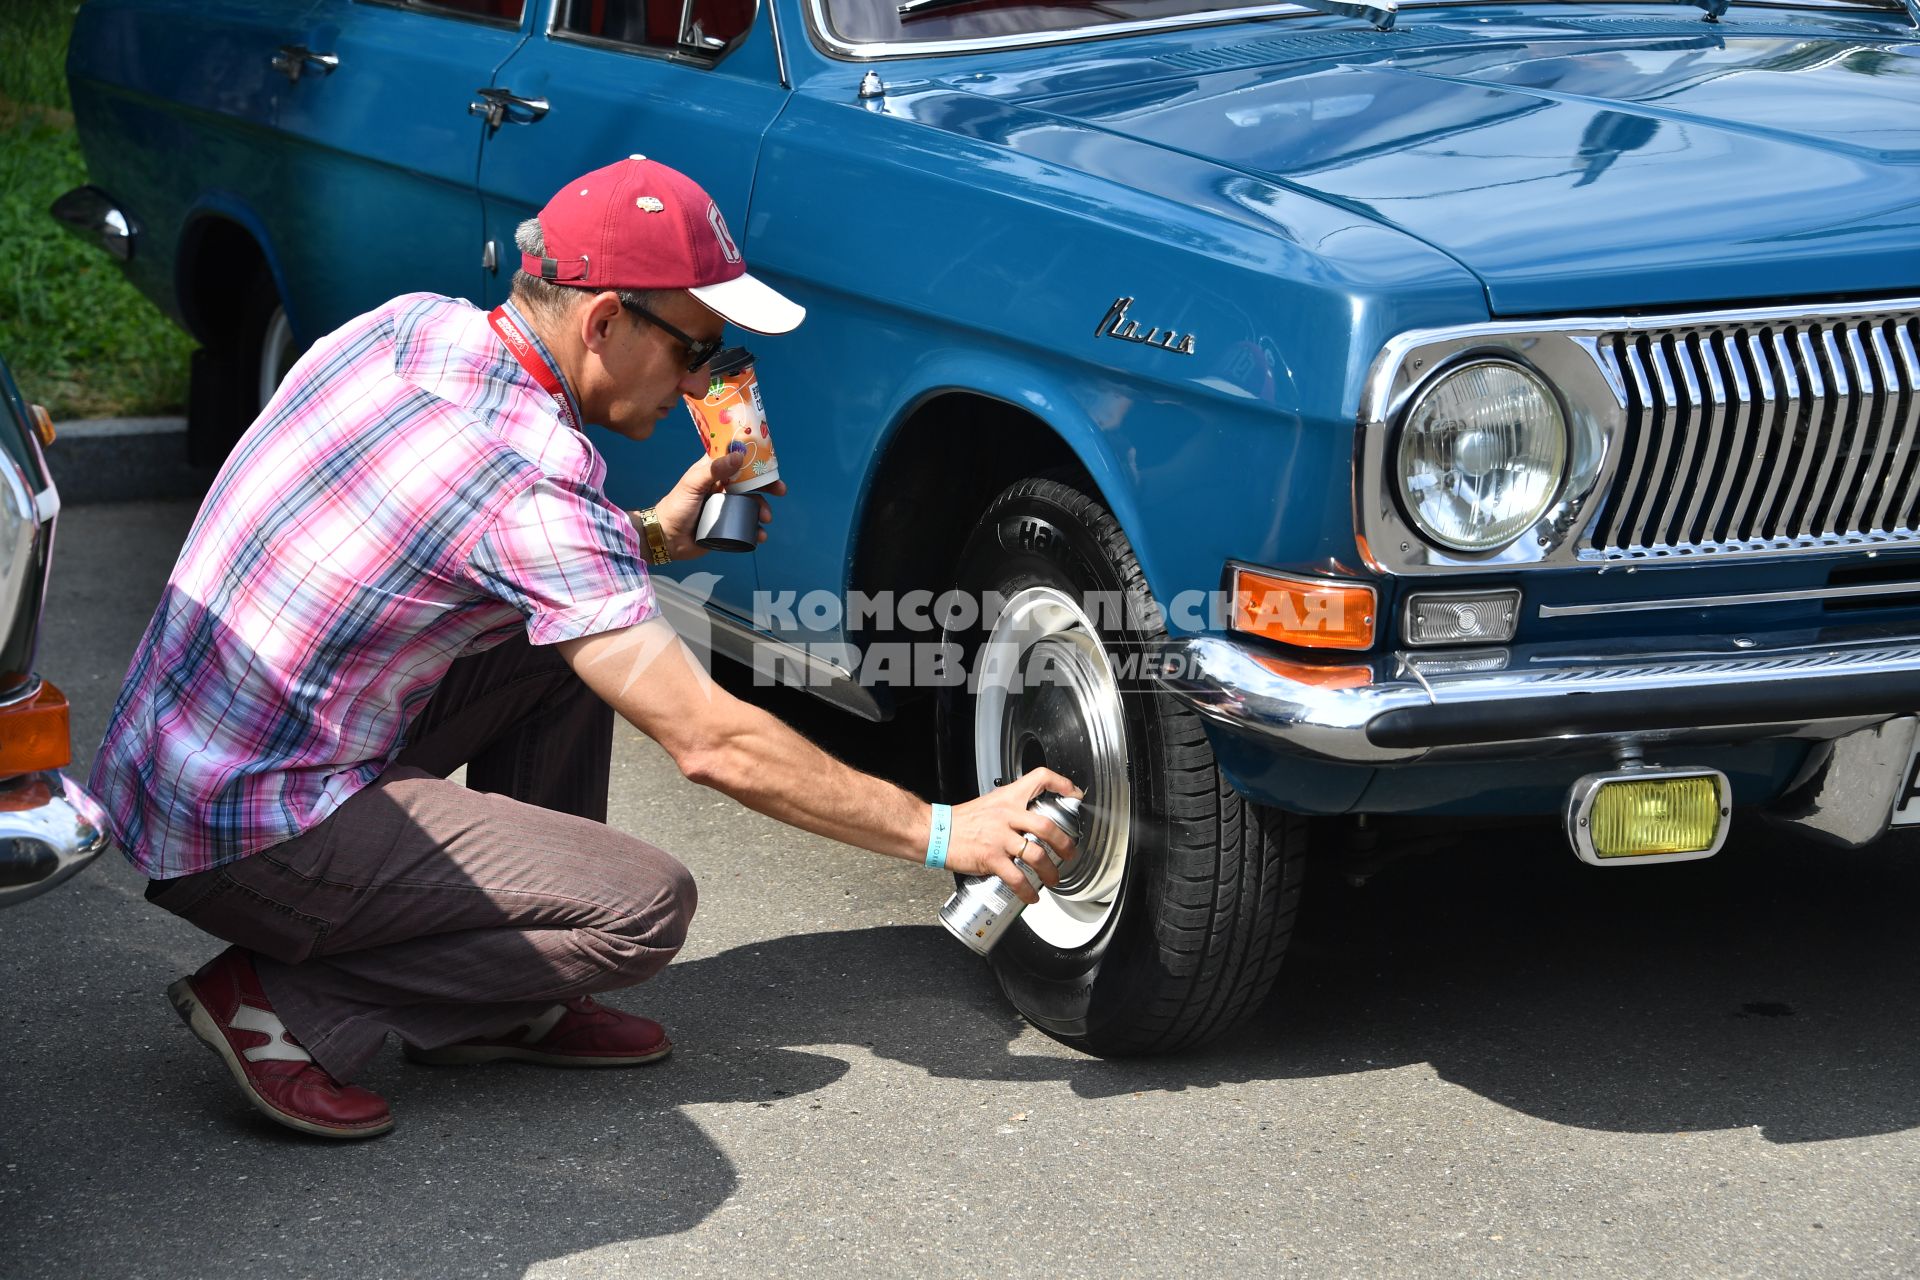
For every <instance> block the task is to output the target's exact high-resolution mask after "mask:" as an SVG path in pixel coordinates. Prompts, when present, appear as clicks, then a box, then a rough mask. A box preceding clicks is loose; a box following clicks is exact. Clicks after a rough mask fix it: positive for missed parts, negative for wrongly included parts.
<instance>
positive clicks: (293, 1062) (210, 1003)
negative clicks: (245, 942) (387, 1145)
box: [167, 947, 393, 1138]
mask: <svg viewBox="0 0 1920 1280" xmlns="http://www.w3.org/2000/svg"><path fill="white" fill-rule="evenodd" d="M167 998H168V999H169V1000H171V1001H173V1007H174V1011H175V1012H177V1013H178V1014H179V1015H180V1020H181V1021H182V1022H184V1023H186V1024H187V1026H188V1027H190V1028H192V1030H193V1034H194V1035H196V1036H198V1037H200V1039H201V1041H202V1042H203V1043H204V1044H205V1045H206V1046H207V1047H208V1048H209V1049H212V1050H213V1051H214V1052H215V1053H217V1054H219V1055H220V1057H221V1060H222V1061H224V1062H225V1063H226V1064H227V1069H228V1070H229V1071H231V1072H233V1078H234V1079H235V1080H237V1081H239V1083H240V1091H241V1092H242V1093H244V1094H246V1095H247V1101H248V1102H251V1103H252V1104H253V1105H254V1107H255V1108H256V1109H257V1110H258V1111H259V1112H260V1114H262V1115H264V1116H266V1117H267V1118H268V1119H270V1120H278V1121H279V1122H280V1123H281V1124H284V1125H286V1126H287V1127H288V1128H289V1129H298V1130H300V1132H302V1133H311V1134H315V1135H318V1136H319V1137H322V1138H371V1137H373V1136H374V1135H376V1134H381V1133H385V1132H386V1131H387V1130H389V1129H391V1128H393V1113H392V1112H391V1111H389V1110H387V1103H386V1099H384V1098H382V1097H381V1096H380V1095H379V1094H377V1093H373V1092H371V1091H370V1090H367V1089H361V1088H357V1087H355V1086H354V1085H350V1084H341V1083H339V1082H338V1081H337V1080H335V1079H334V1078H333V1077H332V1076H330V1075H328V1074H327V1073H326V1071H325V1070H324V1069H323V1068H322V1067H321V1066H320V1064H319V1063H317V1062H315V1061H314V1060H313V1055H312V1054H310V1053H308V1052H307V1051H306V1050H305V1049H302V1048H301V1047H300V1042H299V1041H298V1040H295V1039H294V1038H293V1036H292V1034H291V1033H289V1032H288V1031H287V1028H286V1026H285V1025H284V1024H283V1023H282V1022H281V1021H280V1018H279V1015H278V1014H276V1013H274V1011H273V1005H272V1003H271V1002H269V1001H268V999H267V993H266V992H265V991H264V990H262V989H261V987H260V978H259V975H258V974H256V973H254V971H253V961H252V959H251V958H250V957H249V956H248V955H247V953H246V952H244V951H242V950H240V948H238V947H228V948H227V949H226V950H225V951H222V952H221V953H220V954H219V955H217V956H215V957H214V958H213V959H211V960H209V961H207V963H206V964H205V965H203V966H201V969H200V972H198V973H196V974H194V975H193V976H192V977H191V978H182V979H180V980H179V981H178V982H175V983H173V984H171V985H170V986H168V987H167Z"/></svg>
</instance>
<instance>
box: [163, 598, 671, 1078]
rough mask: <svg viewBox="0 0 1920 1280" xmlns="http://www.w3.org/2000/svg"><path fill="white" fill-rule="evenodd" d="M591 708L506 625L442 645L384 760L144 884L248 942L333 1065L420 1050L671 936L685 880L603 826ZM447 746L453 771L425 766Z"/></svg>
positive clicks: (621, 968)
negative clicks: (238, 842) (393, 1039)
mask: <svg viewBox="0 0 1920 1280" xmlns="http://www.w3.org/2000/svg"><path fill="white" fill-rule="evenodd" d="M612 751H613V711H612V709H611V708H610V707H608V706H607V704H606V703H604V702H602V701H601V700H600V699H599V698H598V697H597V696H596V695H595V694H594V693H593V692H592V691H591V690H590V689H588V688H587V687H586V685H585V684H583V683H582V682H581V681H580V679H579V677H577V676H576V675H574V674H573V671H572V669H571V668H569V667H568V666H567V665H566V663H565V662H564V661H563V660H562V659H561V658H560V656H559V655H558V654H557V653H555V652H554V651H553V650H552V649H551V648H535V647H534V646H532V645H530V644H528V643H527V641H526V639H525V637H524V636H517V637H515V638H514V639H512V640H509V641H507V642H506V643H504V644H502V645H499V646H498V647H496V648H493V649H490V650H488V651H486V652H485V653H480V654H475V655H473V656H471V657H466V658H462V659H460V660H459V661H457V662H455V663H454V664H453V666H452V667H451V668H450V669H449V671H448V673H447V676H446V678H445V679H444V680H443V681H442V682H441V684H440V687H439V688H438V689H437V690H436V691H435V693H434V696H433V698H432V700H431V701H429V702H428V704H427V706H426V708H425V709H424V710H423V711H422V712H421V713H420V715H419V716H418V717H417V718H416V719H415V721H414V722H413V724H412V725H411V726H410V728H409V730H408V734H407V743H406V745H405V746H404V747H403V748H402V749H401V751H400V754H399V755H398V756H397V757H396V758H395V759H394V762H393V763H392V764H391V765H390V766H388V768H387V769H386V771H385V772H383V773H382V774H381V775H380V776H379V777H378V778H375V779H374V780H373V782H372V783H370V784H369V785H368V786H367V787H366V788H365V789H363V790H361V791H360V792H358V793H357V794H355V795H354V796H352V797H351V798H350V799H348V800H347V801H346V802H345V803H344V804H342V805H341V806H340V808H339V809H337V810H335V811H334V813H333V814H332V815H331V816H329V817H328V818H327V819H326V820H325V821H323V822H321V823H320V824H319V825H318V826H316V827H313V828H311V829H309V830H308V831H305V832H303V833H302V834H301V835H299V836H297V837H295V838H294V839H292V840H288V841H286V842H284V843H282V844H277V845H274V846H272V847H270V848H267V849H264V850H261V851H260V852H258V853H254V854H251V855H249V856H247V857H244V858H241V859H239V860H237V861H235V862H230V863H227V864H226V865H224V866H220V867H215V868H213V869H212V870H210V871H202V872H198V873H196V874H194V875H190V876H182V877H179V878H178V879H174V880H156V881H154V882H152V883H151V884H150V885H149V886H148V889H147V897H148V899H149V900H151V901H152V902H154V903H156V904H158V905H159V906H161V907H164V908H166V909H167V910H168V911H171V912H173V913H174V914H175V915H178V916H180V917H182V918H183V919H186V920H188V921H191V922H192V923H193V924H195V925H198V926H199V927H200V928H202V929H204V930H206V931H207V932H208V933H211V934H213V935H214V936H216V937H219V938H223V939H225V940H226V941H228V942H231V943H233V944H234V945H236V946H239V947H243V948H245V949H247V950H248V951H250V952H252V953H253V958H254V964H255V967H256V968H257V969H258V971H259V974H260V981H261V983H262V985H263V986H264V987H265V988H266V992H267V996H268V998H269V999H271V1000H272V1001H273V1005H274V1009H275V1011H276V1012H277V1013H279V1015H280V1018H281V1020H282V1021H283V1022H285V1023H286V1025H287V1029H288V1030H289V1031H291V1032H292V1033H293V1034H294V1036H295V1037H297V1038H298V1039H299V1041H300V1043H301V1044H302V1045H304V1046H305V1047H306V1048H307V1050H308V1051H309V1052H311V1053H312V1054H313V1056H314V1058H315V1060H316V1061H318V1062H319V1064H320V1065H321V1066H322V1067H324V1068H326V1070H327V1071H328V1072H329V1073H330V1074H332V1075H333V1076H334V1078H335V1079H337V1080H341V1081H349V1080H351V1079H352V1078H353V1077H354V1076H355V1074H357V1073H358V1072H359V1071H360V1070H361V1069H362V1068H363V1067H365V1065H366V1064H367V1062H368V1060H369V1059H371V1058H372V1057H373V1055H374V1054H375V1053H376V1052H377V1051H378V1050H379V1048H380V1046H381V1043H382V1042H383V1041H384V1040H385V1038H386V1035H387V1033H388V1032H390V1031H391V1032H398V1033H399V1034H400V1036H401V1037H402V1038H403V1039H405V1040H407V1041H409V1042H411V1043H413V1044H415V1045H417V1046H419V1047H421V1048H427V1049H431V1048H438V1047H440V1046H441V1045H446V1044H451V1043H453V1042H455V1041H457V1040H463V1039H466V1038H468V1037H470V1036H480V1035H489V1034H494V1033H498V1032H501V1031H505V1030H506V1029H508V1028H509V1027H512V1026H514V1025H516V1024H518V1023H522V1022H525V1021H527V1020H528V1019H530V1018H532V1017H534V1016H536V1015H538V1014H540V1013H542V1012H544V1011H545V1010H546V1009H547V1008H548V1007H549V1006H551V1005H552V1004H553V1003H554V1002H556V1001H558V1000H561V999H564V998H566V997H568V996H576V995H587V994H591V993H594V992H599V991H610V990H613V989H615V988H618V987H627V986H632V985H633V984H634V983H637V982H644V981H645V980H646V979H648V978H650V977H652V976H653V975H654V974H655V973H657V972H659V971H660V969H661V968H662V967H664V966H665V965H666V963H667V961H669V960H671V959H672V958H673V956H674V954H675V953H676V952H677V951H678V950H679V949H680V944H681V942H682V941H683V940H684V939H685V937H686V930H687V922H688V921H689V920H690V919H691V918H692V916H693V909H694V901H695V894H694V887H693V878H692V877H691V876H690V875H689V874H688V872H687V869H686V868H685V867H683V866H681V865H680V863H679V861H678V860H676V859H675V858H674V857H672V856H671V855H670V854H667V853H664V852H662V851H661V850H659V849H656V848H654V847H653V846H652V845H650V844H648V843H646V842H645V841H644V840H638V839H635V838H634V837H632V836H629V835H624V834H622V833H621V832H618V831H615V830H613V829H612V828H610V827H608V826H607V825H606V816H607V770H608V766H609V763H610V760H611V757H612ZM463 764H464V765H466V766H467V785H466V786H464V787H462V786H460V785H459V784H458V783H454V782H448V781H446V777H447V775H448V774H450V773H452V772H453V771H454V770H455V769H456V768H458V767H460V766H461V765H463Z"/></svg>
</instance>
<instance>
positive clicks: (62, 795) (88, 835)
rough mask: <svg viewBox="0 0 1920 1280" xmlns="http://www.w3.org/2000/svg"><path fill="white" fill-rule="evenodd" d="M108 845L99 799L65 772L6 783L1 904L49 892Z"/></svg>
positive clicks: (2, 788) (0, 833) (0, 809)
mask: <svg viewBox="0 0 1920 1280" xmlns="http://www.w3.org/2000/svg"><path fill="white" fill-rule="evenodd" d="M106 847H107V829H106V824H105V822H104V821H103V820H102V815H101V812H100V806H99V804H98V803H97V802H96V801H95V800H94V799H93V797H92V796H90V795H88V794H87V793H86V792H85V791H83V790H81V789H80V787H79V786H78V785H76V784H75V783H73V782H72V781H70V780H69V779H68V778H67V776H66V775H65V774H63V773H60V772H59V771H57V770H49V771H47V772H45V773H28V774H22V775H20V776H19V777H16V778H8V779H7V780H6V781H4V782H0V907H9V906H12V905H13V904H14V903H16V902H25V901H26V900H27V899H28V898H31V897H33V896H34V895H36V894H40V893H45V892H46V891H47V890H48V889H51V888H53V886H55V885H57V884H59V883H60V882H61V881H62V880H65V879H67V878H69V877H71V876H73V875H75V874H77V873H78V872H79V871H80V870H81V869H82V868H84V867H85V866H86V865H87V864H88V863H89V862H92V861H93V860H94V859H95V858H97V857H99V856H100V853H101V852H102V851H103V850H104V849H105V848H106Z"/></svg>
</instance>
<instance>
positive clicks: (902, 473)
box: [848, 363, 1154, 593]
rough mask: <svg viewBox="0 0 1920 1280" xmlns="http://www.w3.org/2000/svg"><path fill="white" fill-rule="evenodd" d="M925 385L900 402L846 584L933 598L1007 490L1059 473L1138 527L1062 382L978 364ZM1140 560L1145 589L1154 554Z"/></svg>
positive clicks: (1117, 475) (1122, 484) (861, 509)
mask: <svg viewBox="0 0 1920 1280" xmlns="http://www.w3.org/2000/svg"><path fill="white" fill-rule="evenodd" d="M945 372H946V374H947V376H944V377H933V378H928V379H926V380H924V381H923V383H922V386H921V387H920V388H919V389H918V390H916V391H914V392H913V393H911V394H910V395H907V396H904V397H902V399H901V402H900V406H899V408H898V410H897V411H896V412H895V413H894V414H893V415H892V416H891V419H890V426H889V428H888V429H887V431H886V432H885V433H884V434H883V435H882V436H881V438H880V440H879V442H878V444H877V447H876V448H875V450H874V453H873V461H872V463H871V464H870V465H869V467H868V468H867V472H866V475H865V477H864V479H863V481H862V484H861V488H860V496H859V501H858V503H857V504H856V507H855V516H854V525H853V541H852V545H851V555H850V557H849V569H848V586H849V587H850V589H852V590H854V591H861V592H869V593H871V592H879V591H896V592H898V591H906V590H912V589H915V588H921V589H929V590H934V591H938V590H940V589H942V588H944V587H945V586H946V585H948V583H949V581H950V577H951V574H952V571H953V569H954V567H955V565H956V564H957V562H958V560H959V555H960V549H961V545H962V544H963V543H964V542H965V541H966V538H967V535H968V533H969V532H971V530H972V528H973V523H974V521H975V520H976V519H977V518H978V517H979V515H980V513H981V512H983V511H985V510H986V508H987V506H988V504H989V503H990V502H992V500H993V499H994V497H995V496H996V495H997V494H999V493H1000V492H1001V491H1002V490H1003V489H1005V488H1006V487H1007V486H1008V485H1010V484H1012V483H1014V482H1015V481H1017V480H1021V479H1025V478H1028V477H1030V476H1037V475H1052V476H1054V477H1055V478H1058V479H1062V480H1065V481H1066V482H1068V483H1070V484H1073V485H1074V486H1075V487H1076V488H1081V489H1083V490H1084V491H1085V492H1086V494H1087V496H1088V497H1090V498H1093V499H1095V500H1096V501H1098V502H1100V503H1101V504H1102V505H1103V506H1105V507H1106V508H1107V509H1108V510H1109V511H1111V512H1112V513H1113V516H1114V519H1115V520H1117V521H1118V522H1119V524H1120V527H1121V528H1122V529H1124V530H1127V531H1129V536H1130V537H1132V536H1133V531H1134V530H1136V529H1137V528H1138V523H1137V519H1136V517H1137V515H1138V511H1137V507H1136V505H1135V503H1134V502H1133V500H1132V499H1133V485H1132V482H1131V480H1130V478H1129V477H1128V476H1127V474H1126V473H1125V472H1124V470H1123V469H1122V468H1121V467H1120V465H1119V464H1118V462H1117V461H1116V460H1115V459H1114V458H1113V457H1112V456H1111V455H1110V453H1109V451H1108V450H1107V448H1106V447H1105V444H1104V442H1103V441H1102V440H1101V439H1100V431H1099V428H1098V426H1097V424H1096V423H1095V422H1094V421H1093V419H1092V417H1091V416H1090V415H1089V414H1087V413H1086V412H1084V411H1083V409H1082V406H1081V402H1080V400H1079V399H1078V398H1076V397H1075V396H1073V395H1072V394H1071V392H1070V390H1069V389H1068V388H1067V387H1065V386H1063V385H1062V384H1061V383H1060V382H1059V381H1058V380H1056V379H1050V378H1048V377H1046V376H1045V375H1042V374H1036V372H1035V371H1033V370H1030V369H1015V368H1010V367H1007V366H1003V365H994V366H987V365H982V364H979V363H975V364H974V365H973V366H972V367H970V368H965V369H959V368H955V369H950V370H947V371H945ZM1134 553H1135V555H1136V557H1137V558H1139V560H1140V562H1141V568H1142V571H1143V572H1145V573H1146V574H1147V580H1148V582H1149V583H1152V582H1153V581H1154V577H1153V573H1152V568H1151V566H1150V563H1149V558H1148V549H1147V548H1145V547H1142V546H1140V545H1139V544H1138V543H1137V542H1136V544H1135V547H1134Z"/></svg>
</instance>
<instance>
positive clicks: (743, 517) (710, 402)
mask: <svg viewBox="0 0 1920 1280" xmlns="http://www.w3.org/2000/svg"><path fill="white" fill-rule="evenodd" d="M707 376H708V382H707V393H706V394H705V395H704V396H701V397H698V398H695V397H693V396H687V397H686V402H687V412H688V413H690V414H692V415H693V425H694V426H695V427H696V428H698V430H699V432H700V443H701V445H702V446H703V447H704V448H705V449H706V451H707V456H708V457H710V458H717V457H719V456H720V455H721V454H723V453H725V452H726V451H727V450H728V448H730V447H732V446H735V445H738V446H740V447H742V448H744V449H745V450H746V457H744V458H742V459H741V461H740V470H739V472H738V473H737V474H738V479H736V480H734V482H733V483H732V484H729V485H728V486H727V491H726V492H725V493H715V494H709V495H708V497H707V500H706V502H705V503H703V504H702V505H701V507H700V519H699V521H698V522H697V523H696V524H695V526H694V532H693V540H694V541H695V542H697V543H699V544H700V545H701V546H703V547H706V548H708V549H709V550H712V551H752V550H753V549H754V548H755V547H756V546H757V545H759V541H760V500H759V499H758V498H749V497H746V496H744V495H746V494H749V493H752V492H753V491H754V490H755V489H764V488H766V487H767V486H768V485H770V484H772V483H773V482H774V481H776V480H778V479H779V478H780V463H779V461H778V460H777V459H775V458H774V456H773V434H772V433H771V432H770V431H769V430H768V429H767V407H766V404H765V403H764V402H763V401H762V400H761V398H760V380H759V378H758V376H757V375H756V374H755V373H754V369H753V353H752V352H751V351H748V350H747V349H746V348H745V347H728V348H727V349H726V350H725V351H722V352H720V353H719V354H718V355H716V356H714V358H713V362H712V363H711V364H710V365H708V367H707Z"/></svg>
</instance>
